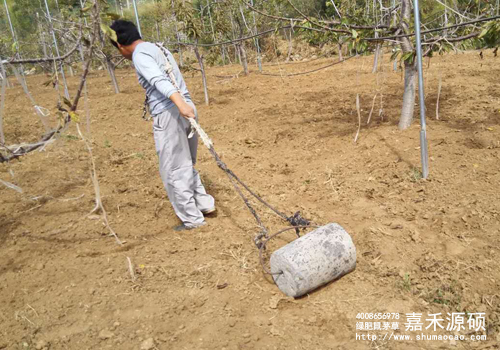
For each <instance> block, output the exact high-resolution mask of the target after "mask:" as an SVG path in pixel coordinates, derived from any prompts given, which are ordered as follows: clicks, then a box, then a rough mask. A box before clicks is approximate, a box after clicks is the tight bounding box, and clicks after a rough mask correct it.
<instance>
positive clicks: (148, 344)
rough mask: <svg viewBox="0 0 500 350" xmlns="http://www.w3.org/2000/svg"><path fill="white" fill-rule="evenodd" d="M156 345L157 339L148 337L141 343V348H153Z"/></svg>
mask: <svg viewBox="0 0 500 350" xmlns="http://www.w3.org/2000/svg"><path fill="white" fill-rule="evenodd" d="M154 347H155V340H154V339H153V338H148V339H146V340H144V341H143V342H142V343H141V350H151V349H154Z"/></svg>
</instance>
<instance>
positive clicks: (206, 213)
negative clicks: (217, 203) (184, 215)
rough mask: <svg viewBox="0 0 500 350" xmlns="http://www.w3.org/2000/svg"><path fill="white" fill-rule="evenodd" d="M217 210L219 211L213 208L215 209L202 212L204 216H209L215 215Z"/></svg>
mask: <svg viewBox="0 0 500 350" xmlns="http://www.w3.org/2000/svg"><path fill="white" fill-rule="evenodd" d="M216 210H217V209H215V207H213V208H210V209H206V210H202V211H201V212H202V214H203V215H208V214H212V213H215V211H216Z"/></svg>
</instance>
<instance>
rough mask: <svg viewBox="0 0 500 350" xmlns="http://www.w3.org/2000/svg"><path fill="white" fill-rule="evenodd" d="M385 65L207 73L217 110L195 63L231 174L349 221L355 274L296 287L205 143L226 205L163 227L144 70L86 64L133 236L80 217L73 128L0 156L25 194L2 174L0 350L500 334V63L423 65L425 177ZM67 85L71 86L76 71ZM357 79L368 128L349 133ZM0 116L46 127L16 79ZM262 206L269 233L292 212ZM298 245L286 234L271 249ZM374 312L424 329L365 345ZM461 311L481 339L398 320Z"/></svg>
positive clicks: (323, 218) (82, 155)
mask: <svg viewBox="0 0 500 350" xmlns="http://www.w3.org/2000/svg"><path fill="white" fill-rule="evenodd" d="M388 59H389V55H386V56H385V57H384V65H383V71H381V72H379V73H378V74H372V73H371V68H372V67H371V65H372V60H373V58H372V57H363V58H354V59H351V60H349V61H347V62H344V63H343V64H340V65H336V66H333V67H331V68H328V69H325V70H321V71H319V72H317V73H314V74H309V75H300V76H293V77H287V76H285V74H286V73H298V72H303V71H306V70H309V69H313V68H317V67H321V66H324V65H326V64H328V63H330V62H331V60H334V58H332V59H330V60H326V59H321V60H315V61H311V62H301V63H294V64H288V65H284V64H281V65H279V66H278V65H266V66H265V71H266V72H268V73H274V74H278V75H280V74H282V75H283V77H280V76H263V75H260V74H259V73H258V71H256V69H255V68H254V67H252V68H253V70H252V71H251V74H250V75H249V76H248V77H244V76H242V75H239V76H236V75H235V74H237V73H238V72H240V70H241V69H240V67H239V66H231V67H217V68H211V69H209V71H208V74H209V78H208V83H209V88H210V95H211V104H210V106H205V105H204V103H203V90H202V86H201V78H200V75H199V74H194V75H193V76H191V73H186V77H187V79H186V80H187V83H188V86H189V88H190V90H191V92H192V95H193V97H194V100H195V102H196V104H197V105H198V108H199V114H200V122H201V124H202V126H203V127H204V128H205V130H206V131H207V133H208V134H209V135H210V136H211V137H212V139H213V140H214V142H215V148H216V149H217V150H218V152H219V153H220V154H221V155H222V156H223V159H224V161H225V162H226V163H227V165H228V166H229V167H230V168H231V169H232V170H234V172H235V173H236V174H238V175H239V176H240V177H241V178H242V179H243V180H244V181H246V182H247V183H248V184H249V185H250V187H251V188H253V189H255V190H256V191H257V192H258V193H259V194H260V195H262V196H263V197H264V198H265V199H266V200H268V201H269V202H270V203H271V204H273V205H275V206H276V207H278V208H279V209H281V210H282V211H285V212H286V213H288V214H291V213H293V212H295V211H297V210H301V212H302V214H303V215H304V216H305V217H307V218H309V219H311V220H313V221H314V222H316V223H319V224H326V223H329V222H337V223H339V224H341V225H342V226H343V227H344V228H345V229H346V230H347V231H348V232H349V233H350V234H351V235H352V238H353V240H354V242H355V244H356V247H357V268H356V270H355V271H354V272H352V273H351V274H349V275H347V276H345V277H343V278H341V279H340V280H338V281H336V282H334V283H331V284H329V285H327V286H326V287H324V288H322V289H320V290H318V291H316V292H314V293H311V294H310V295H308V296H306V297H303V298H300V299H297V300H293V299H290V298H286V297H284V295H282V294H281V292H280V291H279V290H278V289H277V287H276V286H275V285H274V284H273V283H272V280H271V279H270V278H269V276H267V275H265V274H263V272H262V270H261V267H260V264H259V259H258V254H257V250H256V248H255V246H254V243H253V237H254V235H255V234H256V233H257V232H258V230H257V227H256V224H255V221H254V220H253V217H252V216H251V215H250V214H249V212H248V211H247V210H246V208H245V206H244V204H243V202H242V201H241V200H240V198H239V197H238V196H237V194H236V193H235V192H234V190H233V188H232V185H231V184H230V183H229V181H228V179H227V178H226V177H225V175H224V174H223V173H222V172H221V171H220V170H219V169H218V168H217V166H216V164H215V163H214V161H213V160H212V158H211V156H210V154H209V153H208V152H207V150H206V149H204V148H203V146H202V145H200V149H199V157H198V164H197V167H198V169H199V170H200V172H201V174H202V178H203V180H204V182H205V184H206V187H207V188H208V191H209V192H210V193H211V194H212V195H214V197H215V198H216V201H217V208H218V215H217V216H216V217H211V218H208V219H207V221H208V225H206V226H205V227H203V228H201V229H198V230H195V231H189V232H180V233H178V232H174V231H173V230H172V227H173V226H174V225H177V224H178V221H177V219H176V217H175V215H174V213H173V210H172V208H171V206H170V204H169V202H168V200H167V198H166V193H165V191H164V189H163V186H162V183H161V180H160V177H159V174H158V169H157V158H156V154H155V151H154V145H153V138H152V126H151V122H145V121H143V120H142V119H141V108H142V101H143V92H142V91H141V88H140V87H139V85H138V84H137V81H136V77H135V74H134V72H133V71H132V70H126V69H123V70H119V71H118V73H117V74H118V77H119V84H120V87H121V89H122V93H121V94H118V95H116V94H114V93H113V91H112V88H111V84H110V82H109V78H108V76H107V75H105V73H104V72H103V71H96V72H93V73H92V75H91V76H90V78H89V107H90V108H89V110H90V117H91V121H92V122H91V125H90V126H91V139H92V145H93V152H94V157H95V161H96V168H97V173H98V177H99V181H100V188H101V193H102V197H103V203H104V206H105V208H106V210H107V212H108V215H109V222H110V224H111V226H112V228H113V229H114V230H115V231H116V232H117V233H118V235H119V237H120V238H121V239H122V240H124V241H126V243H125V244H124V245H123V246H119V245H118V244H117V243H116V242H115V240H114V239H113V238H112V237H110V236H109V231H108V229H107V228H106V227H105V226H104V224H103V221H102V219H101V218H100V217H99V216H96V215H90V216H88V213H89V212H90V211H91V210H92V208H93V207H94V198H95V196H94V187H93V185H92V182H91V180H90V169H91V167H90V161H89V155H88V152H87V151H86V149H85V145H84V143H83V141H81V140H80V139H79V138H78V134H77V132H76V128H75V126H74V125H72V126H71V127H70V128H69V130H68V131H67V132H65V133H64V134H63V135H61V136H60V137H59V138H58V139H57V141H56V142H54V143H52V144H51V145H49V146H48V147H46V149H45V150H44V151H43V152H35V153H32V154H30V155H28V156H26V157H24V158H22V159H21V160H20V161H14V162H12V163H11V164H2V165H0V178H1V179H2V180H4V181H8V182H11V183H14V184H16V185H17V186H19V187H21V188H22V189H23V193H22V194H21V193H18V192H16V191H13V190H11V189H9V188H7V187H4V186H2V187H0V199H1V206H0V280H1V283H0V322H1V327H0V349H4V348H5V349H429V348H441V349H448V348H456V349H494V348H498V344H499V342H500V336H499V327H500V306H499V300H500V293H499V292H498V291H499V289H500V269H499V263H498V260H499V259H500V243H499V239H498V238H499V236H500V222H499V219H500V191H499V188H500V175H499V170H500V159H499V156H500V143H499V140H500V85H499V76H500V66H499V63H500V58H494V57H493V55H492V54H491V52H488V53H486V54H485V58H484V59H483V60H480V59H479V56H478V53H477V52H470V53H465V54H449V55H447V56H444V57H436V58H433V59H432V60H431V62H430V67H429V68H427V62H426V69H425V80H426V97H427V114H428V137H429V153H430V172H431V173H430V177H429V179H428V180H423V179H421V176H420V170H419V169H420V158H419V157H420V149H419V126H418V121H417V119H415V122H414V125H413V126H412V127H411V128H410V129H409V130H406V131H403V132H401V131H399V130H398V129H397V121H398V118H399V111H400V107H401V98H402V75H401V73H400V72H393V71H392V70H391V64H390V63H389V61H388ZM439 77H441V79H442V92H441V97H440V109H439V115H440V119H439V120H436V118H435V117H436V112H435V111H436V99H437V90H438V82H439ZM45 80H46V78H45V77H30V78H28V84H29V88H30V89H31V91H32V92H33V95H34V97H35V99H36V101H37V103H39V104H40V105H42V106H44V107H47V108H49V109H50V110H51V112H52V113H51V118H52V119H53V122H54V120H55V117H54V116H55V105H56V101H57V95H56V92H55V90H54V89H53V88H52V87H50V86H49V87H44V86H43V85H42V83H43V82H44V81H45ZM69 80H70V91H71V92H72V93H74V92H75V90H76V87H77V83H78V78H76V77H74V78H70V79H69ZM358 93H359V94H360V101H361V121H362V127H361V131H360V136H359V140H358V142H357V143H354V142H353V140H354V136H355V134H356V130H357V124H358V115H357V112H356V107H355V106H356V103H355V101H356V94H358ZM376 93H379V96H378V97H377V98H376V99H375V105H374V111H373V116H372V118H371V122H370V124H368V125H367V118H368V115H369V113H370V110H371V106H372V101H373V97H374V95H375V94H376ZM380 96H382V100H381V99H380ZM381 101H382V103H383V104H382V105H381ZM83 106H84V104H83V101H82V104H81V105H80V118H81V126H82V129H83V130H84V131H86V130H87V125H86V122H85V111H84V110H83ZM416 107H418V106H416ZM381 108H382V110H383V111H382V114H381V115H380V114H379V110H380V109H381ZM417 114H418V108H416V109H415V117H416V118H417ZM4 119H5V120H4V124H5V134H6V135H7V141H8V143H9V144H14V143H18V142H28V141H35V140H36V139H37V138H38V137H39V135H41V134H42V133H43V127H42V124H41V123H40V122H39V120H38V117H37V116H36V115H35V114H34V111H33V108H32V107H31V105H30V102H29V100H28V99H27V98H26V96H25V95H24V93H23V91H22V89H21V87H20V86H19V85H16V87H14V88H12V89H9V90H8V93H7V100H6V109H5V118H4ZM87 135H88V134H87ZM259 212H260V214H261V216H262V218H263V220H264V222H265V223H266V224H267V225H268V226H269V228H270V231H271V232H274V231H276V230H278V229H279V228H282V227H285V226H286V223H284V222H282V221H280V219H279V218H277V217H275V216H274V215H273V214H272V213H271V212H270V211H269V210H266V209H264V208H262V207H259ZM292 239H293V234H290V235H288V236H287V235H285V236H283V237H281V238H280V239H277V240H276V241H275V243H274V244H273V245H272V246H271V247H270V248H271V251H272V250H274V249H276V248H277V247H279V246H282V245H284V244H286V243H287V242H289V241H290V240H292ZM127 258H130V260H131V262H132V263H133V269H134V270H135V275H136V280H135V281H133V280H132V278H131V275H130V271H129V267H128V260H127ZM372 312H381V313H384V312H390V313H399V315H400V317H401V319H400V321H399V322H400V323H399V328H400V329H399V330H395V331H391V330H389V334H391V333H393V334H394V335H400V334H408V335H411V336H412V337H413V340H411V341H398V340H395V339H394V338H391V339H390V340H389V339H385V340H384V339H377V340H356V333H357V334H359V335H361V334H363V335H365V336H366V335H368V334H378V335H381V337H383V336H384V334H386V333H387V331H370V332H369V331H364V330H356V324H357V322H360V321H363V322H364V321H370V320H359V319H357V318H356V316H357V315H358V313H372ZM452 312H468V313H479V312H484V313H485V315H486V317H485V318H486V326H485V330H484V331H480V332H478V333H474V332H472V333H471V332H470V328H469V327H467V324H466V327H465V328H466V329H465V330H461V331H460V332H459V334H462V335H464V336H466V337H467V338H470V337H471V336H472V335H479V334H482V335H486V336H487V340H486V341H481V342H478V341H476V342H474V341H472V340H464V341H460V340H458V341H455V340H451V341H450V340H446V341H444V340H441V341H439V340H431V341H417V340H416V339H415V337H416V335H417V334H421V333H424V334H428V335H432V334H441V335H443V334H454V332H452V331H450V332H448V331H443V330H440V331H437V332H433V331H431V329H428V330H425V328H424V330H423V331H422V332H421V331H406V329H405V328H406V327H405V325H404V323H406V322H407V319H406V314H407V313H422V314H423V316H422V317H423V318H422V321H423V320H425V319H426V318H429V316H428V315H429V314H431V313H441V314H442V316H441V317H442V318H446V317H447V313H452ZM371 321H374V320H371ZM427 324H428V323H425V322H424V327H426V326H427ZM443 325H444V326H445V327H446V325H447V323H444V324H443Z"/></svg>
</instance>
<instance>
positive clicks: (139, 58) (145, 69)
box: [134, 52, 177, 98]
mask: <svg viewBox="0 0 500 350" xmlns="http://www.w3.org/2000/svg"><path fill="white" fill-rule="evenodd" d="M134 66H135V69H136V70H137V72H138V73H139V74H140V75H141V76H142V77H144V79H146V80H147V82H148V83H149V84H151V85H152V86H154V87H155V88H156V90H158V91H159V92H160V93H162V94H163V95H165V96H166V97H167V98H170V96H172V95H173V94H174V93H175V92H177V89H176V88H175V87H174V85H172V83H171V82H170V81H169V80H168V79H167V77H166V75H165V73H164V72H163V71H162V70H161V69H160V66H159V65H158V63H157V62H156V60H155V59H154V58H153V57H151V56H150V55H148V54H147V53H144V52H139V53H138V54H137V55H136V56H134Z"/></svg>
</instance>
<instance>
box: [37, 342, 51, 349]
mask: <svg viewBox="0 0 500 350" xmlns="http://www.w3.org/2000/svg"><path fill="white" fill-rule="evenodd" d="M47 346H48V343H47V342H46V341H45V340H39V341H37V342H36V344H35V349H36V350H43V349H47Z"/></svg>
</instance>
